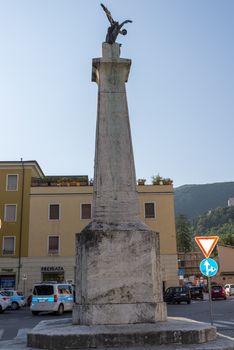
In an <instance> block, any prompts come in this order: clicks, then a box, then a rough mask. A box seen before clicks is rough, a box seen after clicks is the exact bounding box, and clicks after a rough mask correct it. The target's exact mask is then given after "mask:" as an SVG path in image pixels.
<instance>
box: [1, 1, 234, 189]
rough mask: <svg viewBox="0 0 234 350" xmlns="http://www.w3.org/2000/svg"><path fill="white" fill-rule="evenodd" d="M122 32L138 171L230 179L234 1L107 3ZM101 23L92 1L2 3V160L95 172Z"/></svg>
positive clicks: (181, 180)
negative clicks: (95, 74) (94, 65)
mask: <svg viewBox="0 0 234 350" xmlns="http://www.w3.org/2000/svg"><path fill="white" fill-rule="evenodd" d="M103 3H104V4H105V5H106V6H107V7H108V8H109V9H110V11H111V13H112V15H113V18H114V19H116V20H119V21H122V20H125V19H132V20H133V23H132V24H127V25H126V29H127V30H128V35H127V36H125V37H123V36H119V38H118V42H120V43H122V57H125V58H131V59H132V69H131V73H130V77H129V82H128V83H127V93H128V103H129V112H130V121H131V128H132V139H133V147H134V156H135V166H136V174H137V178H146V179H147V180H148V182H150V180H151V176H152V175H154V174H157V173H160V175H162V176H164V177H170V178H172V179H173V180H174V185H175V186H176V187H177V186H179V185H183V184H191V183H211V182H221V181H234V162H233V150H234V133H233V130H234V40H233V38H234V21H233V14H234V1H233V0H146V1H136V0H115V1H114V0H105V1H104V0H103ZM107 26H108V21H107V19H106V17H105V14H104V12H103V11H102V9H101V7H100V1H97V0H83V1H82V0H20V1H19V0H0V33H1V39H0V117H1V126H0V130H1V134H0V160H20V158H21V157H23V159H24V160H32V159H35V160H37V161H38V163H39V164H40V165H41V167H42V169H43V171H44V173H45V174H46V175H55V174H56V175H66V174H67V175H69V174H74V175H75V174H80V175H81V174H86V175H89V177H93V162H94V141H95V126H96V105H97V86H96V84H94V83H92V82H91V61H92V58H93V57H100V55H101V43H102V41H104V39H105V35H106V30H107Z"/></svg>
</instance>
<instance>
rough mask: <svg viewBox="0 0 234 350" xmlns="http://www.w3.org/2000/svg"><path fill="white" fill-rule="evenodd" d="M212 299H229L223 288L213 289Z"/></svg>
mask: <svg viewBox="0 0 234 350" xmlns="http://www.w3.org/2000/svg"><path fill="white" fill-rule="evenodd" d="M211 298H212V300H214V299H224V300H226V299H227V296H226V292H225V289H224V288H223V287H222V286H212V287H211Z"/></svg>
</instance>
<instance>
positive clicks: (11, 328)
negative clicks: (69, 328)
mask: <svg viewBox="0 0 234 350" xmlns="http://www.w3.org/2000/svg"><path fill="white" fill-rule="evenodd" d="M61 317H62V318H67V317H68V318H71V317H72V314H71V312H66V313H64V314H63V315H62V316H57V315H54V314H46V313H44V314H40V315H39V316H33V315H32V314H31V312H30V310H29V309H28V308H27V307H25V308H21V309H19V310H14V311H13V310H6V311H5V312H4V313H2V314H0V340H10V339H13V338H15V337H16V336H17V335H18V336H19V335H22V334H24V333H26V332H28V331H29V330H30V329H31V328H33V327H34V326H36V325H37V324H38V322H40V321H43V320H50V319H51V320H54V319H56V318H61Z"/></svg>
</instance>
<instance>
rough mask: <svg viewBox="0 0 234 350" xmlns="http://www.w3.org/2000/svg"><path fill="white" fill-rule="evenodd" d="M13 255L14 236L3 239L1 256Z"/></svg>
mask: <svg viewBox="0 0 234 350" xmlns="http://www.w3.org/2000/svg"><path fill="white" fill-rule="evenodd" d="M14 253H15V237H14V236H8V237H7V236H5V237H3V246H2V254H3V255H14Z"/></svg>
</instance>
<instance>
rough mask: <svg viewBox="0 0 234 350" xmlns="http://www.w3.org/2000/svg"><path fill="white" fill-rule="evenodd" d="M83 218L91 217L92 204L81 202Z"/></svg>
mask: <svg viewBox="0 0 234 350" xmlns="http://www.w3.org/2000/svg"><path fill="white" fill-rule="evenodd" d="M81 219H91V204H81Z"/></svg>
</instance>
